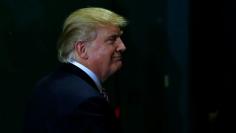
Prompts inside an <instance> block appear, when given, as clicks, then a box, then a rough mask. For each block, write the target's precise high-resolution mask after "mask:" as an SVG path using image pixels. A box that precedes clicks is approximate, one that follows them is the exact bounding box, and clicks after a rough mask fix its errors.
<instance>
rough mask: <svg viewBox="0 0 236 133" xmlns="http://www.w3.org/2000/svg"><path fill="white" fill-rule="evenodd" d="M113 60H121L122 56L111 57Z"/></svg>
mask: <svg viewBox="0 0 236 133" xmlns="http://www.w3.org/2000/svg"><path fill="white" fill-rule="evenodd" d="M112 58H113V59H114V60H122V56H113V57H112Z"/></svg>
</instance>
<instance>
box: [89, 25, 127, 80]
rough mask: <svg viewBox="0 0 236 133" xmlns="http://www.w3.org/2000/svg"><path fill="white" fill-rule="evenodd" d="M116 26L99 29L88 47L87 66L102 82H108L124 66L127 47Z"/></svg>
mask: <svg viewBox="0 0 236 133" xmlns="http://www.w3.org/2000/svg"><path fill="white" fill-rule="evenodd" d="M121 34H122V31H121V30H120V28H119V27H116V26H103V27H99V28H98V29H97V36H96V38H95V39H94V40H93V41H91V42H89V44H88V45H86V48H85V50H84V51H86V52H85V53H86V65H87V67H89V68H90V69H91V70H92V71H93V72H95V74H96V75H97V76H98V77H99V78H100V79H101V80H102V81H104V80H106V79H107V78H108V77H109V76H110V75H112V74H114V73H115V72H116V71H117V70H119V69H120V68H121V66H122V53H123V52H124V51H125V50H126V47H125V45H124V43H123V41H122V40H121V38H120V36H121Z"/></svg>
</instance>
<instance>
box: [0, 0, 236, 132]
mask: <svg viewBox="0 0 236 133" xmlns="http://www.w3.org/2000/svg"><path fill="white" fill-rule="evenodd" d="M87 6H99V7H105V8H108V9H111V10H113V11H115V12H117V13H119V14H121V15H123V16H125V17H126V18H127V19H128V20H129V25H128V27H127V28H126V29H125V32H124V35H123V41H124V42H125V44H126V46H127V51H126V53H125V58H124V67H123V69H122V70H121V71H120V72H119V73H117V74H116V75H114V76H113V77H111V79H110V80H108V81H107V83H106V85H107V88H110V90H109V91H110V93H111V94H112V96H113V104H114V105H115V104H119V105H120V106H121V120H122V127H123V132H124V133H153V132H155V133H156V132H157V133H199V132H216V131H220V130H218V129H219V127H221V125H222V123H224V124H230V122H229V121H228V119H225V117H227V118H231V117H232V116H233V111H232V110H231V111H228V110H230V109H231V107H230V106H229V105H230V103H231V102H232V101H233V99H234V98H233V96H232V95H231V90H232V68H233V65H234V63H235V61H234V62H233V58H234V57H235V53H233V50H235V45H234V44H235V39H234V38H235V30H236V27H235V17H236V16H235V10H236V9H235V8H234V6H236V3H235V2H233V0H225V1H224V2H223V1H221V2H220V1H219V2H216V1H208V2H206V1H199V0H198V1H197V0H178V1H177V0H1V1H0V17H1V19H0V59H1V60H0V63H1V64H0V75H1V76H0V78H1V80H0V81H1V85H0V98H1V99H0V101H1V103H0V133H20V131H21V126H22V119H23V116H22V114H23V112H24V106H25V101H26V99H27V97H28V96H29V94H30V92H31V89H32V88H33V85H34V83H35V82H36V81H37V80H38V79H39V78H40V77H42V76H43V75H45V74H47V73H48V72H50V71H51V70H53V69H54V68H55V67H56V65H57V63H58V62H57V59H56V49H55V48H56V42H57V38H58V35H59V33H60V31H61V28H62V24H63V21H64V19H65V18H66V16H67V15H69V13H71V12H72V11H74V10H75V9H77V8H80V7H87ZM233 54H234V55H233ZM234 59H235V58H234ZM222 110H223V111H222ZM214 112H218V114H217V116H216V120H209V116H210V114H211V113H214ZM225 112H226V113H225ZM225 114H227V115H225ZM224 124H223V125H224ZM231 124H232V123H231ZM219 125H220V126H219Z"/></svg>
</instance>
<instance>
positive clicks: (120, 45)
mask: <svg viewBox="0 0 236 133" xmlns="http://www.w3.org/2000/svg"><path fill="white" fill-rule="evenodd" d="M125 50H126V47H125V44H124V43H123V41H122V40H121V38H119V43H118V47H117V51H119V52H124V51H125Z"/></svg>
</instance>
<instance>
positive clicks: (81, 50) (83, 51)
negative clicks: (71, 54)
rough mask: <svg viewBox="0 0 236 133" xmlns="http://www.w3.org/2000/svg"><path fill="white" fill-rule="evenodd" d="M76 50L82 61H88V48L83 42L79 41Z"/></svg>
mask: <svg viewBox="0 0 236 133" xmlns="http://www.w3.org/2000/svg"><path fill="white" fill-rule="evenodd" d="M75 50H76V53H77V54H78V56H79V57H80V58H82V59H87V58H88V55H87V46H86V44H85V42H83V41H77V42H76V43H75Z"/></svg>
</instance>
